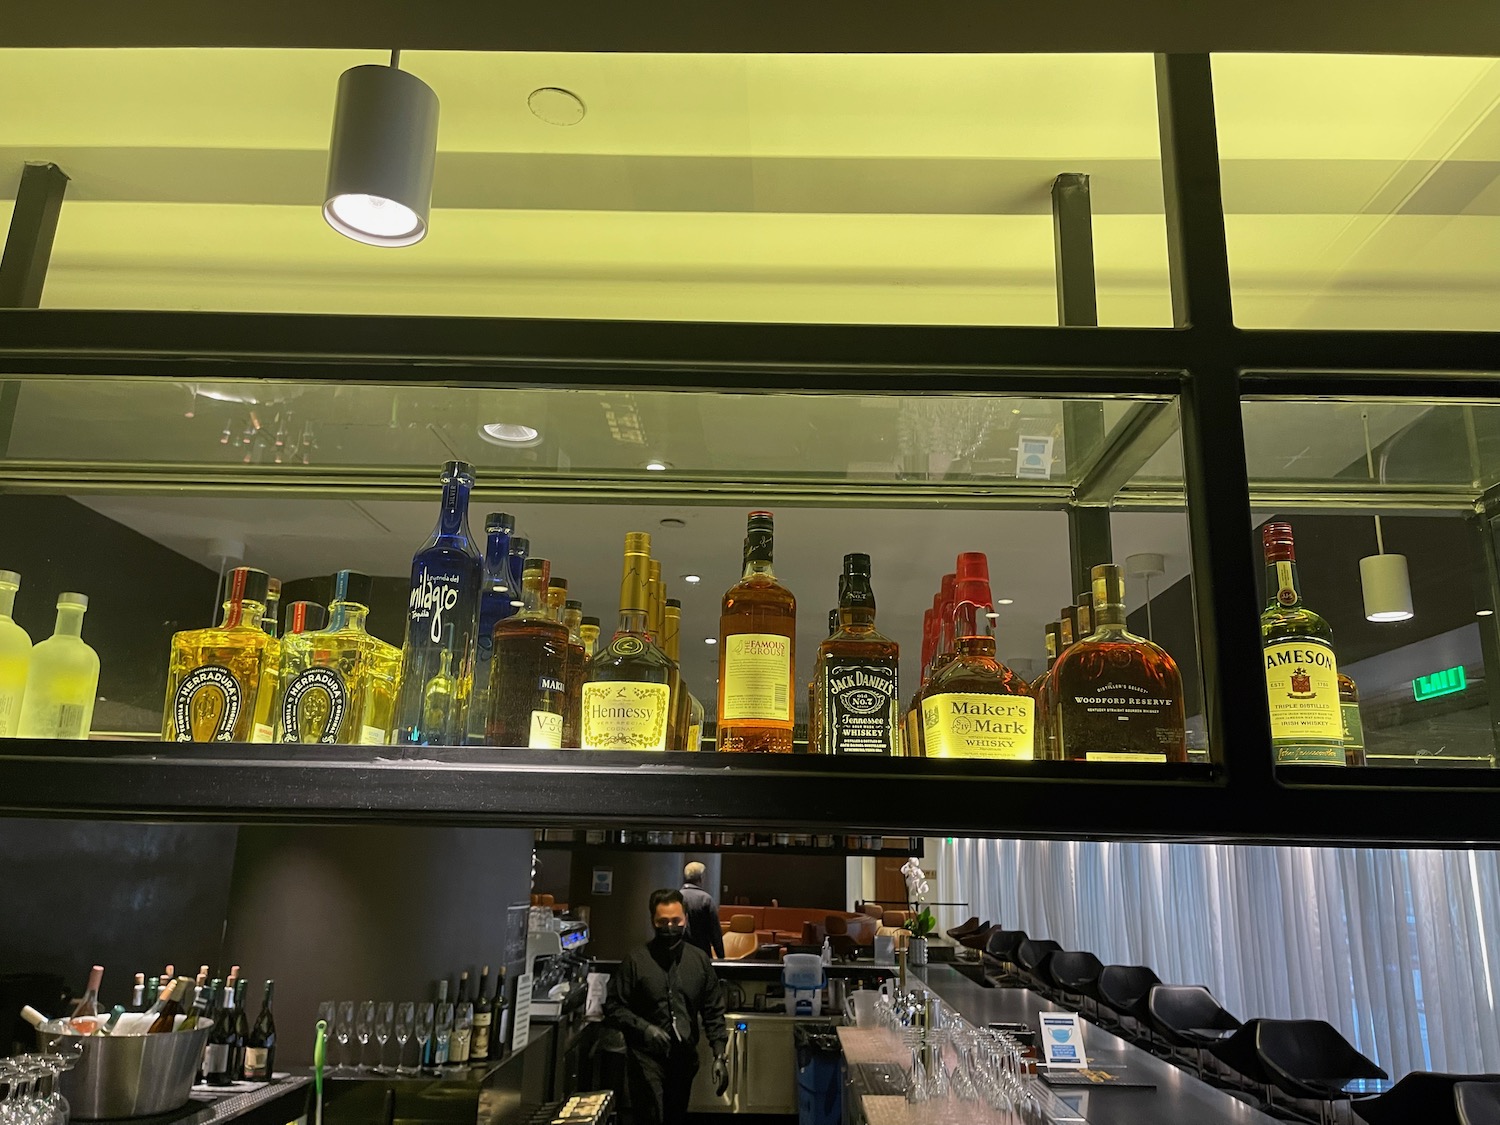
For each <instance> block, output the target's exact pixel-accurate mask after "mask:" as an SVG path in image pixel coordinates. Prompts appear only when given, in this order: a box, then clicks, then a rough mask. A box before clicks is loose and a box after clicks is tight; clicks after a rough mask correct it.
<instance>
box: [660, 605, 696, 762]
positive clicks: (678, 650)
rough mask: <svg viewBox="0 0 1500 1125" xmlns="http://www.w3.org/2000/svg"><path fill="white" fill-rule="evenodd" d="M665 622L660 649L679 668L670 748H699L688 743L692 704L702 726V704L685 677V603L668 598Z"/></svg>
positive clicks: (690, 734)
mask: <svg viewBox="0 0 1500 1125" xmlns="http://www.w3.org/2000/svg"><path fill="white" fill-rule="evenodd" d="M662 612H663V614H664V615H665V617H666V621H665V623H664V624H663V626H662V644H661V649H662V651H663V652H664V653H665V654H666V657H667V659H668V660H670V661H671V662H672V665H673V667H674V668H675V669H676V670H677V676H676V678H675V681H674V684H673V692H672V721H671V723H670V724H668V735H667V736H668V738H669V739H670V741H669V742H668V743H667V749H668V750H697V749H698V744H697V743H693V744H692V745H689V739H690V738H691V737H692V728H693V706H694V704H697V707H698V713H699V719H698V723H699V726H702V723H703V719H702V713H703V705H702V704H701V703H698V701H697V700H696V699H694V698H693V693H692V692H691V691H690V690H689V689H688V685H687V681H686V680H684V679H683V678H682V602H681V601H680V600H679V599H677V598H668V599H667V601H666V607H665V608H664V609H663V610H662Z"/></svg>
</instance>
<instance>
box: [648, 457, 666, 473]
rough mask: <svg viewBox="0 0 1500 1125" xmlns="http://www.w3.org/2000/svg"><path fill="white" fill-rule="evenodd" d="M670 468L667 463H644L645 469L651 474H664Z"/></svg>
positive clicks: (653, 461)
mask: <svg viewBox="0 0 1500 1125" xmlns="http://www.w3.org/2000/svg"><path fill="white" fill-rule="evenodd" d="M671 467H672V465H671V463H670V462H668V461H657V460H655V459H653V460H650V461H647V462H646V469H647V470H648V471H649V472H653V473H664V472H666V471H667V470H668V469H670V468H671Z"/></svg>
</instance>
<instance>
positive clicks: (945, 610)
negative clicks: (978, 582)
mask: <svg viewBox="0 0 1500 1125" xmlns="http://www.w3.org/2000/svg"><path fill="white" fill-rule="evenodd" d="M957 584H958V575H957V574H945V575H943V582H942V585H941V586H940V587H939V588H938V597H939V601H938V606H937V643H936V644H935V645H934V646H933V650H932V674H933V675H934V676H935V675H937V674H938V673H939V672H941V671H942V670H943V668H944V666H946V665H947V663H948V661H950V660H952V659H953V656H954V653H955V651H956V644H955V641H954V637H953V590H954V587H955V586H956V585H957ZM924 726H925V723H924Z"/></svg>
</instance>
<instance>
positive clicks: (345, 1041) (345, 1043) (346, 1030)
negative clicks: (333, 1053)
mask: <svg viewBox="0 0 1500 1125" xmlns="http://www.w3.org/2000/svg"><path fill="white" fill-rule="evenodd" d="M353 1034H354V1001H353V1000H340V1001H339V1019H338V1025H337V1027H336V1028H335V1029H334V1033H333V1036H334V1038H335V1039H337V1040H338V1041H339V1065H338V1066H337V1067H336V1068H335V1069H337V1070H349V1069H351V1068H350V1066H349V1037H350V1036H351V1035H353Z"/></svg>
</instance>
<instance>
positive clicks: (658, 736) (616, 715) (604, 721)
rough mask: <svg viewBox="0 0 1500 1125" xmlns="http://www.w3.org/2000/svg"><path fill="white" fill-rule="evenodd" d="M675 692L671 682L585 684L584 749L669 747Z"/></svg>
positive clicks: (603, 682) (659, 749)
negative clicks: (668, 723) (672, 696)
mask: <svg viewBox="0 0 1500 1125" xmlns="http://www.w3.org/2000/svg"><path fill="white" fill-rule="evenodd" d="M625 639H633V638H625ZM611 647H613V646H611ZM671 695H672V689H671V688H670V687H669V686H668V685H667V684H651V683H641V682H638V681H630V680H595V681H593V682H592V683H587V684H584V685H583V731H582V738H581V739H580V743H581V745H582V747H583V749H585V750H655V751H661V750H665V749H666V748H667V720H668V718H669V717H670V715H671V710H672V707H671Z"/></svg>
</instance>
